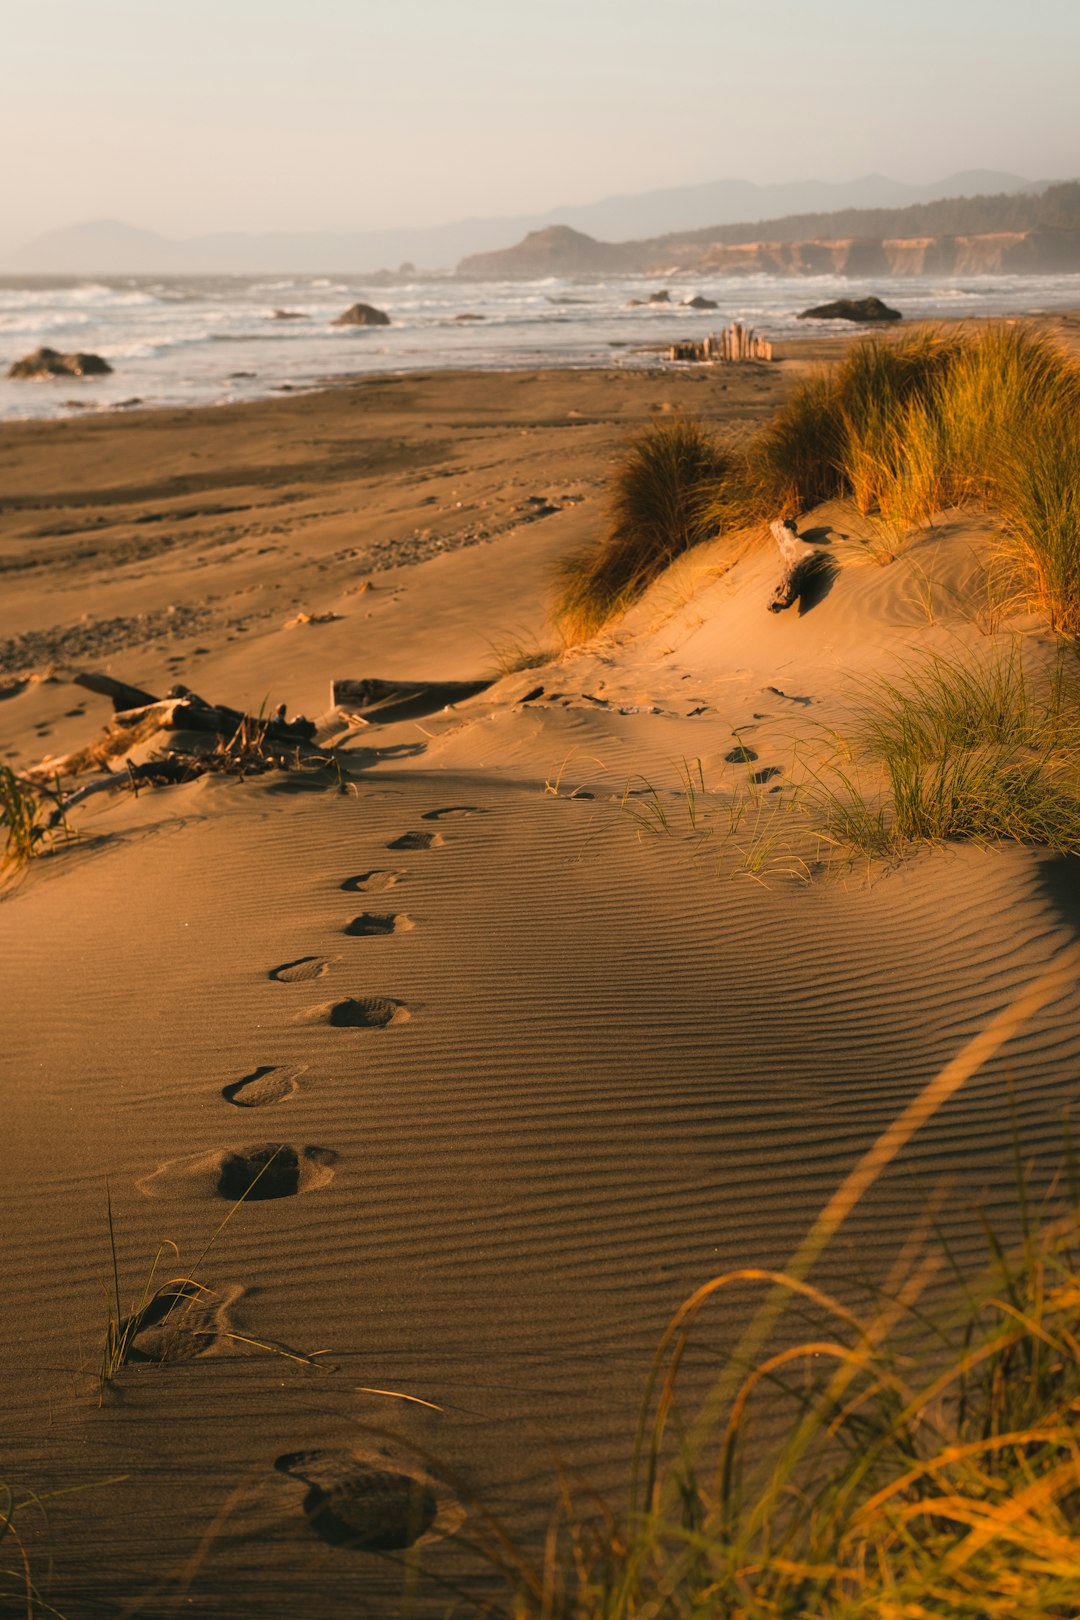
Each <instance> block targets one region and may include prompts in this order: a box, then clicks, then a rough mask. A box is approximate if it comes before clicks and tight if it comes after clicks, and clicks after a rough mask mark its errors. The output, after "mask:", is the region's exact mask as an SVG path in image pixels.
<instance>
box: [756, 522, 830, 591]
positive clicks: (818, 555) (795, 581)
mask: <svg viewBox="0 0 1080 1620" xmlns="http://www.w3.org/2000/svg"><path fill="white" fill-rule="evenodd" d="M769 532H770V534H771V535H772V537H773V539H774V540H775V541H776V544H777V546H778V547H779V548H780V556H781V558H782V559H783V563H784V572H783V573H782V574H781V576H780V578H779V580H778V581H777V584H776V587H775V589H774V591H773V594H772V601H771V602H770V603H769V612H770V613H781V612H783V610H784V608H788V607H790V606H791V604H792V602H796V601H798V599H799V597H800V596H801V595H802V593H803V591H804V590H805V589H806V586H807V585H808V584H809V582H810V580H811V579H813V578H814V576H815V575H818V574H821V573H822V571H823V570H824V569H825V568H827V567H828V566H829V557H828V555H827V554H826V553H825V552H824V551H809V550H807V546H806V542H805V540H800V538H799V536H798V534H797V533H796V530H795V525H794V523H793V522H792V521H791V519H790V518H787V519H782V518H774V519H773V521H772V522H771V523H770V524H769Z"/></svg>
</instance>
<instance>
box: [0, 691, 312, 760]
mask: <svg viewBox="0 0 1080 1620" xmlns="http://www.w3.org/2000/svg"><path fill="white" fill-rule="evenodd" d="M120 684H121V683H117V685H118V686H119V685H120ZM128 690H129V691H134V690H135V688H128ZM141 695H144V696H145V694H141ZM245 726H246V727H247V728H249V735H250V736H251V738H252V739H256V738H258V739H262V740H265V741H266V742H276V743H286V744H288V745H289V746H290V747H296V746H299V745H303V744H305V743H310V742H311V740H312V739H313V737H314V736H315V725H314V722H313V721H311V720H306V719H304V717H303V716H302V715H297V716H295V717H294V718H293V719H292V720H288V719H286V717H285V705H284V704H282V705H281V707H280V708H279V709H278V710H277V711H276V712H275V713H274V714H273V715H272V716H270V717H269V718H267V717H264V716H256V715H250V714H245V713H244V712H243V710H241V709H231V708H229V707H228V706H226V705H224V704H217V703H207V702H206V701H205V699H204V698H201V697H199V696H198V695H197V693H195V692H190V691H189V690H188V688H187V687H186V686H174V687H173V688H172V689H171V691H170V692H169V694H168V696H167V697H164V698H154V699H153V700H152V701H151V702H149V703H143V704H141V705H139V706H138V707H137V708H133V709H121V710H119V711H118V712H117V713H116V714H114V715H113V717H112V721H111V723H110V724H109V725H108V726H106V728H105V731H104V733H103V735H102V736H100V737H99V738H97V740H96V741H95V742H92V743H89V744H88V745H87V746H86V747H84V748H79V749H76V750H75V752H74V753H71V754H64V755H63V756H61V757H60V758H56V759H46V760H43V761H42V763H41V764H40V765H35V766H33V767H32V768H31V769H30V770H29V771H27V773H26V774H27V775H28V776H30V777H33V778H34V779H36V780H42V779H45V780H47V779H49V778H50V777H55V776H70V775H75V774H76V773H78V772H79V771H85V770H89V769H90V768H91V767H93V766H95V765H104V766H105V768H106V769H108V768H109V761H110V760H112V759H121V758H123V757H124V756H125V755H126V754H129V753H130V752H131V750H132V749H133V748H134V747H136V746H137V744H139V743H142V742H148V741H149V740H150V739H151V738H152V737H155V736H157V734H158V733H159V732H161V731H204V732H209V733H211V734H212V735H217V736H220V737H225V738H230V737H233V736H234V735H235V734H236V733H238V732H241V730H242V728H244V727H245Z"/></svg>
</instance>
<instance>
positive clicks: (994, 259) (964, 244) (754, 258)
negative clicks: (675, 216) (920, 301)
mask: <svg viewBox="0 0 1080 1620" xmlns="http://www.w3.org/2000/svg"><path fill="white" fill-rule="evenodd" d="M678 271H690V272H693V273H694V274H699V275H702V274H708V275H714V276H739V275H744V276H747V275H758V274H762V273H766V274H770V275H781V276H815V275H838V276H849V277H851V278H852V279H858V280H865V279H866V278H867V277H871V276H875V275H880V276H930V275H933V276H952V275H956V276H984V275H1001V274H1010V273H1012V274H1018V275H1040V274H1041V275H1051V274H1056V273H1060V272H1063V271H1080V231H1078V230H1060V231H1051V230H1043V231H995V232H989V233H986V234H984V235H973V236H911V237H861V236H845V237H834V238H827V237H818V238H814V239H812V240H807V241H794V242H770V241H757V242H739V243H716V242H714V243H704V244H703V243H701V242H684V243H680V242H678V241H672V240H671V239H670V238H665V240H664V241H663V242H662V243H658V242H595V241H594V240H593V239H592V237H590V236H585V235H583V234H582V233H581V232H580V231H572V230H569V229H568V228H567V227H566V226H562V225H553V226H549V228H548V229H547V230H543V231H532V232H530V233H529V235H528V236H527V237H526V238H525V240H524V241H523V242H519V243H518V244H517V245H516V246H515V247H512V248H506V249H505V250H504V251H502V252H497V253H476V254H473V255H472V257H471V258H468V259H463V260H462V262H461V263H460V264H459V266H458V274H459V275H462V276H471V277H476V278H478V279H481V280H483V279H492V280H503V279H504V278H505V279H513V278H523V279H526V278H532V277H536V276H550V275H564V276H572V275H618V274H626V275H635V274H636V275H657V276H661V275H663V276H667V275H673V274H675V273H676V272H678Z"/></svg>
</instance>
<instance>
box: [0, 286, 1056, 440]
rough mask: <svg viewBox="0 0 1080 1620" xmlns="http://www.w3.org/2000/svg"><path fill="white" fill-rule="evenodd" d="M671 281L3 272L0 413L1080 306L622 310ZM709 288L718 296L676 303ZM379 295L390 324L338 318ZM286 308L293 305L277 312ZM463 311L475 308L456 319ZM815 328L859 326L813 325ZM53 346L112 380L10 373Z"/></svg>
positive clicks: (273, 389)
mask: <svg viewBox="0 0 1080 1620" xmlns="http://www.w3.org/2000/svg"><path fill="white" fill-rule="evenodd" d="M664 285H665V283H664V282H663V280H662V279H657V278H649V279H647V280H646V279H642V278H640V277H628V276H621V277H611V278H609V279H605V280H602V281H589V280H583V279H571V278H557V277H548V278H545V279H543V280H538V281H525V282H522V281H505V282H492V281H484V282H467V281H460V280H456V279H449V278H446V279H442V280H426V279H419V278H418V279H417V280H415V281H412V282H401V283H399V284H396V285H394V286H389V287H377V286H375V285H373V284H371V283H365V282H364V280H363V279H362V278H360V277H357V278H355V279H354V278H352V277H349V276H295V277H289V276H184V277H179V276H178V277H153V276H101V277H95V278H87V279H82V280H80V279H76V278H61V277H10V276H9V277H0V418H2V419H8V420H10V419H13V418H19V417H53V416H64V415H69V414H75V413H77V412H86V411H100V410H115V409H119V408H126V409H138V408H141V407H151V406H160V405H208V404H226V403H228V402H230V401H234V400H251V399H258V398H264V397H266V396H268V395H272V394H274V393H277V392H280V391H283V390H294V389H308V388H313V387H318V386H320V385H323V384H326V383H329V382H332V381H335V380H341V379H343V378H347V377H354V376H355V377H362V376H364V375H367V374H370V373H375V372H379V373H386V372H400V371H417V370H431V369H435V368H444V367H468V368H476V367H479V368H484V369H497V370H510V369H519V368H523V367H536V366H597V365H602V366H617V367H625V366H634V367H642V366H661V365H666V364H668V363H669V362H668V361H667V360H666V358H665V357H664V356H663V354H662V352H659V351H661V350H662V346H663V345H666V344H668V343H671V342H673V341H675V340H677V339H683V340H685V339H689V338H696V337H703V336H704V335H705V334H706V333H707V332H711V331H716V330H718V329H719V328H720V327H722V326H725V325H727V324H728V323H729V322H731V321H733V320H740V321H743V322H745V323H747V324H749V325H751V326H753V327H755V329H756V330H757V331H759V332H761V333H763V334H764V335H766V336H769V337H773V338H783V337H784V336H786V335H790V334H793V333H795V332H799V333H802V334H805V333H806V332H807V327H806V325H805V324H801V323H800V322H799V321H798V319H797V317H798V313H799V311H800V310H802V309H806V308H807V307H809V306H811V305H813V304H819V303H824V302H827V301H829V300H831V299H834V298H841V297H852V298H860V297H864V296H865V295H866V294H867V293H871V292H872V293H876V294H877V295H878V296H879V297H881V298H883V299H884V300H885V302H886V303H888V304H891V305H893V306H894V307H895V308H897V309H899V310H900V311H902V313H903V314H904V315H905V316H906V317H908V318H911V319H915V318H931V319H932V318H935V317H942V316H950V317H952V316H965V315H984V316H986V315H989V316H1010V315H1018V314H1027V313H1029V312H1031V311H1035V310H1054V309H1066V308H1070V307H1080V275H1067V276H1065V275H1063V276H986V277H968V278H958V279H946V278H941V279H932V278H927V279H918V280H916V279H910V278H905V279H895V280H890V279H888V278H879V279H876V280H875V281H874V282H873V283H872V284H871V283H867V284H865V285H864V284H862V283H860V282H853V281H849V280H846V279H843V278H840V277H836V276H821V277H813V278H810V277H808V278H806V279H798V280H795V279H791V278H787V277H779V276H749V277H740V278H738V279H733V278H719V277H718V278H716V279H715V280H710V279H709V278H707V277H705V278H702V279H701V280H700V281H694V280H689V279H686V278H684V277H682V276H680V277H679V278H677V279H672V280H671V281H670V282H668V283H667V286H668V287H669V289H670V293H671V299H672V303H671V304H670V305H654V306H651V307H645V308H636V309H634V308H627V307H626V306H627V304H628V303H629V300H630V299H632V298H638V299H642V298H647V297H648V295H649V294H650V293H651V292H654V291H656V290H657V289H658V288H659V287H662V286H664ZM694 294H702V295H704V296H705V297H708V298H712V299H715V300H716V302H717V304H718V305H719V308H718V309H716V310H715V311H702V310H693V309H685V308H681V307H679V300H681V299H684V298H689V297H692V296H693V295H694ZM357 301H363V302H365V303H371V304H374V305H376V306H377V307H378V308H380V309H383V310H385V312H386V313H387V314H388V315H389V316H390V319H391V322H392V325H390V326H389V327H373V328H350V327H334V326H333V325H332V324H331V323H332V322H333V320H334V319H335V317H336V316H338V315H340V314H341V313H342V312H343V311H344V310H345V309H347V308H348V306H349V305H350V304H353V303H356V302H357ZM275 310H285V311H289V312H290V313H291V314H292V315H294V316H296V317H299V318H295V319H281V318H280V317H278V316H276V315H275V313H274V312H275ZM460 315H472V316H482V317H483V319H481V320H472V321H460V320H458V319H457V317H458V316H460ZM812 330H814V331H830V330H850V328H849V327H847V325H846V323H844V322H837V323H829V322H814V323H813V327H812ZM42 344H48V345H49V346H50V347H52V348H54V349H62V350H72V349H81V350H87V351H90V352H92V353H95V354H100V355H102V356H103V357H104V358H105V359H106V360H108V361H109V363H110V364H111V365H112V366H113V368H114V370H113V375H112V376H108V377H101V378H75V379H72V378H61V379H55V380H51V381H48V382H31V381H22V380H13V379H9V378H8V377H7V376H6V375H4V373H6V371H7V368H8V366H9V365H10V364H11V362H12V361H13V360H16V359H18V358H19V357H20V356H22V355H24V354H27V353H29V352H30V351H31V350H33V349H36V348H38V347H39V346H40V345H42Z"/></svg>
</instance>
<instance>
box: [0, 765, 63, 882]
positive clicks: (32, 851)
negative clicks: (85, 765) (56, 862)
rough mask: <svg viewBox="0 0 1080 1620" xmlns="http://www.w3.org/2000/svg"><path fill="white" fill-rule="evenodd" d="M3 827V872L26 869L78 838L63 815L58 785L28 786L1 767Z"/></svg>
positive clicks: (0, 861)
mask: <svg viewBox="0 0 1080 1620" xmlns="http://www.w3.org/2000/svg"><path fill="white" fill-rule="evenodd" d="M0 826H2V827H3V830H4V850H3V853H2V854H0V872H2V871H3V870H4V869H5V868H8V869H13V870H14V869H18V868H19V867H20V866H25V865H26V863H27V861H29V860H32V859H33V857H34V856H35V855H40V854H42V853H43V852H44V851H45V850H47V849H53V848H55V847H56V846H57V845H59V844H66V843H70V842H71V840H72V839H73V838H75V836H76V834H75V833H74V832H73V830H72V829H71V827H70V826H69V825H68V821H67V817H66V816H65V814H64V810H63V794H62V792H61V789H60V784H59V782H57V783H56V784H55V787H54V788H50V787H48V786H47V785H45V784H41V783H30V782H27V781H26V780H24V778H22V777H20V776H16V774H15V772H14V771H13V770H12V769H11V767H10V766H9V765H0Z"/></svg>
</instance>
